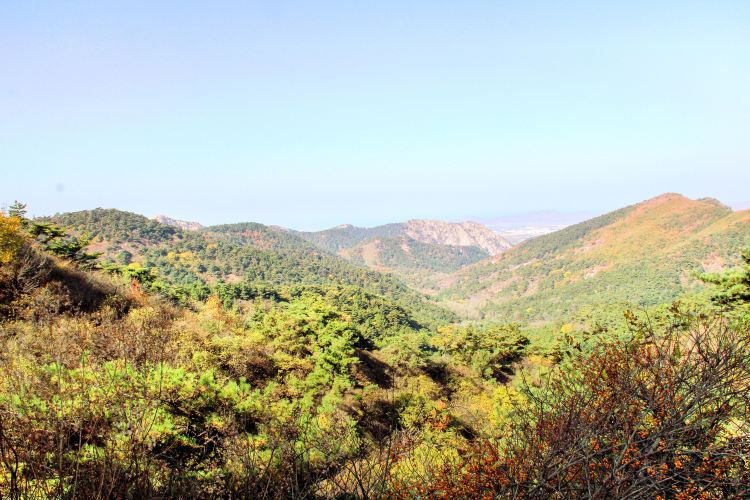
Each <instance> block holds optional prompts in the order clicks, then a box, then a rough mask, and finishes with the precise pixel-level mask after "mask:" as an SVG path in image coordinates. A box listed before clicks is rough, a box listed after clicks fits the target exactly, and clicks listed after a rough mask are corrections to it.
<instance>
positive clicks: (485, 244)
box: [296, 220, 512, 255]
mask: <svg viewBox="0 0 750 500" xmlns="http://www.w3.org/2000/svg"><path fill="white" fill-rule="evenodd" d="M296 234H298V235H299V236H301V237H302V238H304V239H306V240H307V241H310V242H311V243H314V244H315V245H317V246H319V247H321V248H325V249H326V250H329V251H331V252H334V253H337V252H339V251H340V250H343V249H346V248H351V247H354V246H356V245H358V244H360V243H363V242H366V241H371V240H375V239H382V238H397V237H404V236H406V237H408V238H411V239H413V240H415V241H418V242H422V243H429V244H435V245H449V246H460V247H477V248H479V249H481V250H482V251H484V252H485V253H486V254H488V255H497V254H499V253H501V252H503V251H505V250H506V249H508V248H510V247H511V246H512V245H511V243H510V242H508V241H507V240H506V239H505V238H503V237H502V236H500V235H498V234H497V233H495V232H494V231H492V230H491V229H489V228H487V227H485V226H483V225H481V224H479V223H477V222H443V221H436V220H409V221H407V222H401V223H395V224H385V225H382V226H376V227H370V228H364V227H356V226H352V225H349V224H344V225H341V226H337V227H334V228H331V229H327V230H324V231H316V232H301V231H300V232H296Z"/></svg>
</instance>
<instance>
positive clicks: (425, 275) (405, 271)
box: [294, 220, 512, 294]
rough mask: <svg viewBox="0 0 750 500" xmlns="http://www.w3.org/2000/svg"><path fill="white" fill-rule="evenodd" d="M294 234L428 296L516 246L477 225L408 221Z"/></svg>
mask: <svg viewBox="0 0 750 500" xmlns="http://www.w3.org/2000/svg"><path fill="white" fill-rule="evenodd" d="M294 234H297V235H298V236H300V237H301V238H304V239H305V240H307V241H309V242H310V243H312V244H314V245H316V246H318V247H319V248H322V249H325V250H327V251H329V252H332V253H335V254H337V255H340V256H341V257H344V258H345V259H348V260H350V261H352V262H354V263H356V264H359V265H361V266H364V267H367V268H369V269H373V270H376V271H381V272H387V273H392V274H394V275H396V276H398V277H399V278H400V279H402V280H404V281H405V282H406V283H407V284H409V285H410V286H411V287H412V288H415V289H417V290H420V291H421V292H423V293H428V294H433V293H435V292H436V291H437V285H436V280H439V279H441V278H442V277H443V276H444V275H445V274H448V273H452V272H455V271H457V270H459V269H461V268H463V267H465V266H467V265H470V264H473V263H476V262H479V261H481V260H483V259H486V258H488V257H491V256H493V255H498V254H500V253H502V252H504V251H505V250H507V249H508V248H510V247H511V246H512V245H511V244H510V242H508V241H507V240H506V239H505V238H503V237H502V236H500V235H498V234H497V233H495V232H494V231H492V230H491V229H488V228H487V227H485V226H483V225H481V224H479V223H476V222H443V221H436V220H409V221H407V222H402V223H394V224H386V225H382V226H376V227H370V228H365V227H356V226H352V225H349V224H344V225H341V226H337V227H334V228H331V229H327V230H325V231H317V232H294Z"/></svg>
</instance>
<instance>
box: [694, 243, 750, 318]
mask: <svg viewBox="0 0 750 500" xmlns="http://www.w3.org/2000/svg"><path fill="white" fill-rule="evenodd" d="M701 279H702V280H703V281H704V282H706V283H711V284H713V285H717V286H718V288H719V291H718V292H717V293H716V294H715V295H714V297H713V300H714V302H715V303H716V304H717V305H719V306H720V307H724V308H735V307H741V306H747V305H748V304H750V248H745V249H744V250H743V251H742V267H740V268H739V269H736V270H730V271H727V272H725V273H721V274H717V273H713V274H702V275H701Z"/></svg>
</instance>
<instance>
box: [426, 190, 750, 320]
mask: <svg viewBox="0 0 750 500" xmlns="http://www.w3.org/2000/svg"><path fill="white" fill-rule="evenodd" d="M748 236H750V211H743V212H732V210H731V209H729V208H728V207H726V206H724V205H722V204H721V203H719V202H718V201H716V200H712V199H701V200H690V199H688V198H685V197H684V196H681V195H678V194H672V193H669V194H664V195H661V196H658V197H656V198H653V199H651V200H647V201H644V202H642V203H639V204H637V205H634V206H630V207H626V208H623V209H620V210H617V211H615V212H611V213H609V214H605V215H602V216H600V217H596V218H594V219H591V220H588V221H585V222H582V223H580V224H576V225H574V226H570V227H568V228H565V229H563V230H561V231H557V232H555V233H551V234H548V235H545V236H541V237H538V238H534V239H532V240H529V241H527V242H525V243H523V244H521V245H519V246H518V247H515V248H513V249H511V250H509V251H508V252H505V253H503V254H501V255H498V256H496V257H494V258H491V259H488V260H486V261H483V262H481V263H478V264H476V265H473V266H470V267H468V268H465V269H463V270H460V271H459V272H457V273H455V274H454V275H452V276H450V277H448V278H446V279H445V280H443V282H442V287H443V290H442V292H441V294H440V296H441V298H442V300H444V303H445V304H448V305H450V306H451V307H453V308H454V309H456V310H462V311H464V312H470V313H473V314H480V315H484V316H489V317H502V318H505V319H514V320H542V321H544V320H552V319H556V318H559V317H561V316H563V315H565V314H567V313H570V312H573V311H576V310H578V309H580V308H581V307H584V306H588V305H596V304H606V303H614V302H633V303H636V304H642V305H652V304H657V303H661V302H665V301H670V300H674V299H676V298H677V297H678V296H679V295H680V294H681V293H683V292H686V291H690V290H693V289H695V288H696V287H697V286H698V283H697V280H696V279H695V276H694V275H695V273H696V272H703V271H712V270H718V269H722V268H724V267H726V266H727V265H729V264H731V263H732V262H734V259H735V256H736V255H738V253H739V249H740V248H741V247H742V245H743V244H745V243H746V241H747V238H748Z"/></svg>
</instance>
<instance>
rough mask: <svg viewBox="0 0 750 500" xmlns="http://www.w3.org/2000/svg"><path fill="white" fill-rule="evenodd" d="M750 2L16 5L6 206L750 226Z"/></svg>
mask: <svg viewBox="0 0 750 500" xmlns="http://www.w3.org/2000/svg"><path fill="white" fill-rule="evenodd" d="M748 25H750V4H747V3H745V2H739V1H736V2H735V1H721V2H712V3H710V4H702V3H698V2H679V3H678V2H664V3H662V4H660V5H658V6H656V5H652V4H650V3H645V2H631V3H628V4H627V5H623V6H611V5H607V6H604V5H600V4H598V3H594V2H579V3H576V4H575V5H570V4H568V5H559V4H556V3H553V2H537V3H534V4H528V3H527V4H523V5H521V4H518V5H509V4H497V3H493V2H478V1H475V2H466V3H462V4H461V5H460V6H459V5H448V4H445V5H439V4H435V3H434V2H430V3H428V2H415V3H411V4H410V5H408V6H407V5H402V4H400V3H398V2H381V3H378V4H377V5H357V6H354V5H351V4H348V3H346V2H330V3H326V5H316V6H312V5H306V4H303V3H300V4H294V3H280V2H267V3H263V2H253V3H248V4H241V5H240V4H234V3H213V4H211V5H210V6H209V5H201V4H198V3H192V2H180V3H171V2H166V3H159V4H158V5H156V4H153V3H146V2H133V3H129V4H128V5H104V4H100V3H96V2H81V3H78V4H76V5H62V4H56V3H54V2H39V3H35V4H29V3H6V4H4V5H0V61H2V62H3V64H2V69H0V71H1V72H2V78H0V110H1V111H0V168H1V169H2V173H3V181H2V183H0V203H11V202H12V201H13V200H15V199H19V200H22V201H24V202H26V203H27V204H28V205H29V209H30V213H32V214H36V215H43V214H52V213H55V212H64V211H73V210H82V209H89V208H94V207H99V206H101V207H113V208H119V209H123V210H129V211H133V212H137V213H142V214H145V215H150V216H151V215H155V214H157V213H164V214H167V215H169V216H170V217H174V218H177V219H185V220H196V221H199V222H201V223H203V224H207V225H210V224H216V223H226V222H239V221H256V222H261V223H265V224H275V225H281V226H285V227H290V228H294V229H302V230H305V229H307V230H316V229H324V228H328V227H332V226H335V225H338V224H341V223H351V224H355V225H358V226H374V225H378V224H384V223H389V222H396V221H401V220H406V219H415V218H425V219H443V220H465V219H473V220H476V219H480V220H482V219H484V220H489V219H492V218H494V217H498V216H500V215H508V214H523V213H528V212H533V211H539V210H554V211H557V212H561V213H575V212H587V213H592V214H597V213H604V212H607V211H610V210H614V209H617V208H620V207H622V206H625V205H630V204H633V203H637V202H639V201H642V200H645V199H648V198H651V197H653V196H656V195H659V194H661V193H664V192H678V193H681V194H683V195H685V196H688V197H690V198H703V197H713V198H716V199H718V200H720V201H722V202H723V203H726V204H727V205H730V206H733V207H735V208H747V207H748V206H750V200H748V195H747V186H748V185H750V162H749V161H748V160H750V152H749V151H748V148H747V138H748V137H750V123H749V122H748V120H747V116H750V95H748V92H747V88H750V59H749V58H748V57H747V54H748V53H750V37H748V35H747V26H748Z"/></svg>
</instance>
